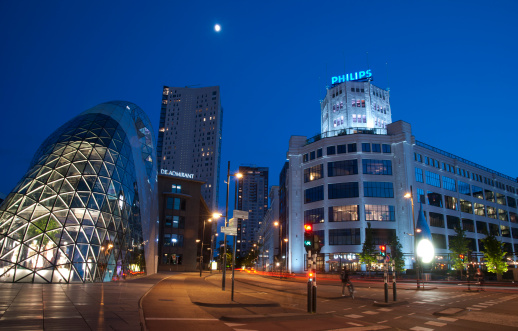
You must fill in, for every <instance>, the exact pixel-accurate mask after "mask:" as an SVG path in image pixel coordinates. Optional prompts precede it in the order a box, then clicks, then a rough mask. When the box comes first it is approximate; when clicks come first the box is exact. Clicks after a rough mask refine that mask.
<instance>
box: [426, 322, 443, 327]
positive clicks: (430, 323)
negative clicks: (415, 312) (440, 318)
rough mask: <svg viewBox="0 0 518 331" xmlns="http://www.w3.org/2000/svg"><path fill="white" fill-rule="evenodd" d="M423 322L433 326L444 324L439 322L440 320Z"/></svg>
mask: <svg viewBox="0 0 518 331" xmlns="http://www.w3.org/2000/svg"><path fill="white" fill-rule="evenodd" d="M424 324H427V325H433V326H445V325H446V323H441V322H434V321H428V322H426V323H424Z"/></svg>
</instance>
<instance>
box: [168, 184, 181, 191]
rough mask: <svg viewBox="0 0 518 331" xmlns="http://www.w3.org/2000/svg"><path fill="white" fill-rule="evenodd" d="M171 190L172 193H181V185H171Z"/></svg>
mask: <svg viewBox="0 0 518 331" xmlns="http://www.w3.org/2000/svg"><path fill="white" fill-rule="evenodd" d="M171 192H173V193H182V185H176V184H173V185H171Z"/></svg>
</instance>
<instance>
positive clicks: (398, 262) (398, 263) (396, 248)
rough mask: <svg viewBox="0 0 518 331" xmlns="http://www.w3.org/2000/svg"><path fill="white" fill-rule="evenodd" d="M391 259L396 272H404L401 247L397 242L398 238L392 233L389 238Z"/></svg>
mask: <svg viewBox="0 0 518 331" xmlns="http://www.w3.org/2000/svg"><path fill="white" fill-rule="evenodd" d="M390 250H391V257H392V260H394V265H395V267H396V271H397V272H402V271H404V270H405V260H404V259H403V246H402V245H401V243H400V242H399V238H398V236H397V235H396V234H395V233H394V234H393V235H392V238H390Z"/></svg>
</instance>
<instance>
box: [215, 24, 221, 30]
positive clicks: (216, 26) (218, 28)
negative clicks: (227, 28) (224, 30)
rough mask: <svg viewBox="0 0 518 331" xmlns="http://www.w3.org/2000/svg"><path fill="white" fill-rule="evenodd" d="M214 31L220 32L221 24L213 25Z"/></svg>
mask: <svg viewBox="0 0 518 331" xmlns="http://www.w3.org/2000/svg"><path fill="white" fill-rule="evenodd" d="M214 31H216V32H220V31H221V25H219V24H216V25H214Z"/></svg>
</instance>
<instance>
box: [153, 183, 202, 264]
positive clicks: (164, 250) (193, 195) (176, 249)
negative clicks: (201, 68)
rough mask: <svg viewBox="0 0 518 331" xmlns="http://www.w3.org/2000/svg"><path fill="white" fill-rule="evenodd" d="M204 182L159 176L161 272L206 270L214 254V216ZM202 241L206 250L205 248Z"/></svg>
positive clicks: (159, 252)
mask: <svg viewBox="0 0 518 331" xmlns="http://www.w3.org/2000/svg"><path fill="white" fill-rule="evenodd" d="M204 184H205V183H204V182H201V181H197V180H193V179H186V178H182V177H177V176H172V175H158V184H157V185H158V192H159V193H158V215H159V220H160V224H159V236H158V238H159V239H158V256H159V264H158V270H159V271H195V270H199V261H200V259H199V257H200V254H201V252H203V259H202V263H203V268H204V269H207V268H208V265H209V262H210V257H211V251H212V245H211V244H212V240H211V239H212V238H211V225H212V224H211V223H210V222H209V219H210V218H211V213H210V210H209V207H208V206H207V204H206V203H205V200H204V199H203V197H202V195H201V187H202V186H203V185H204ZM202 241H203V249H202Z"/></svg>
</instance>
